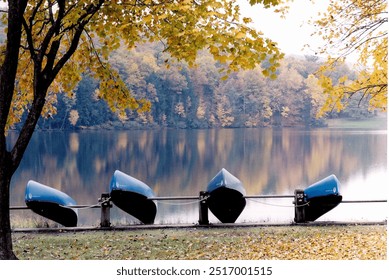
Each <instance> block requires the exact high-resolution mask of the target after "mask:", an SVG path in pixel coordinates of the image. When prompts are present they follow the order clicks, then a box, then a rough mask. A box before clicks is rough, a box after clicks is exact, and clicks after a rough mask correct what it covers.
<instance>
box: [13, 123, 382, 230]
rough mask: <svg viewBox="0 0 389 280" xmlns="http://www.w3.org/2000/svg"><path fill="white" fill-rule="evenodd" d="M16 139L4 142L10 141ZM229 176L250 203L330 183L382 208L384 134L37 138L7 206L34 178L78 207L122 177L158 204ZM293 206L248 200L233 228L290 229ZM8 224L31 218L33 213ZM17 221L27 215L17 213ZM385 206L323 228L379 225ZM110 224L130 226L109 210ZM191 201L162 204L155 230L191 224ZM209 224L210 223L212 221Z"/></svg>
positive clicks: (333, 216)
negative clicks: (138, 183) (148, 191)
mask: <svg viewBox="0 0 389 280" xmlns="http://www.w3.org/2000/svg"><path fill="white" fill-rule="evenodd" d="M14 137H15V136H14V135H12V134H11V135H10V136H9V139H10V140H11V141H12V140H14ZM223 167H224V168H226V169H227V170H228V171H230V172H231V173H232V174H234V175H235V176H236V177H238V178H239V179H240V180H241V181H242V183H243V184H244V186H245V188H246V192H247V194H248V195H255V194H293V192H294V190H295V189H296V188H305V187H307V186H308V185H310V184H312V183H314V182H316V181H318V180H320V179H322V178H324V177H326V176H328V175H330V174H335V175H336V176H337V177H338V179H339V180H340V182H341V184H342V185H341V189H340V190H341V194H342V195H343V199H344V200H354V199H357V200H358V199H387V188H388V178H387V172H386V171H387V132H386V130H363V131H362V130H336V129H315V130H309V131H307V130H298V129H220V130H170V129H167V130H157V131H121V132H114V131H104V132H101V131H99V132H94V131H88V132H36V133H35V135H34V137H33V139H32V141H31V143H30V146H29V149H28V151H27V153H26V155H25V158H24V160H23V162H22V164H21V166H20V168H19V170H18V172H17V174H16V175H15V176H14V180H13V181H12V187H11V188H12V189H11V205H25V204H24V190H25V185H26V183H27V182H28V180H30V179H32V180H35V181H38V182H41V183H43V184H46V185H49V186H52V187H55V188H57V189H60V190H62V191H64V192H66V193H67V194H69V195H70V196H72V197H73V198H74V199H75V200H76V201H77V203H78V204H80V205H85V204H88V205H92V204H96V203H97V200H98V198H99V197H100V195H101V193H103V192H108V189H109V182H110V179H111V176H112V174H113V172H114V171H115V170H116V169H119V170H121V171H123V172H125V173H127V174H129V175H131V176H133V177H136V178H137V179H139V180H142V181H144V182H145V183H146V184H148V185H149V186H150V187H151V188H152V189H153V190H154V192H155V193H156V195H157V196H188V195H190V196H192V195H196V196H197V195H198V193H199V191H201V190H205V187H206V185H207V183H208V181H210V180H211V179H212V178H213V176H214V175H215V174H216V173H217V172H218V171H219V170H220V169H221V168H223ZM292 206H293V204H292V199H266V200H263V199H262V200H258V199H256V200H249V201H248V203H247V206H246V209H245V210H244V211H243V213H242V214H241V216H240V217H239V219H238V221H237V222H266V221H269V222H291V221H292V220H293V217H294V209H293V207H292ZM17 212H18V213H16V211H13V215H14V216H17V215H23V217H27V216H30V215H31V216H32V217H37V216H36V215H35V214H32V213H30V212H31V211H29V210H28V211H17ZM23 212H24V213H23ZM387 212H388V211H387V204H385V203H374V204H341V205H339V206H338V207H337V208H335V209H334V210H332V211H331V212H329V213H327V214H326V215H324V216H323V217H322V218H320V220H334V221H371V220H373V221H382V220H385V219H386V218H387ZM111 214H112V216H111V217H112V220H113V222H115V223H117V224H128V223H134V222H135V223H136V220H135V221H134V220H133V219H132V218H131V217H130V216H129V215H127V214H126V213H124V212H122V211H121V210H119V209H117V208H116V207H114V208H112V210H111ZM79 217H80V223H79V224H80V225H98V224H99V218H100V210H99V209H87V210H80V211H79ZM197 221H198V206H197V202H195V203H194V202H191V201H189V202H188V201H166V202H162V201H161V202H160V203H159V211H158V214H157V219H156V223H197ZM210 221H211V222H217V220H216V219H215V218H214V217H213V216H212V215H211V214H210Z"/></svg>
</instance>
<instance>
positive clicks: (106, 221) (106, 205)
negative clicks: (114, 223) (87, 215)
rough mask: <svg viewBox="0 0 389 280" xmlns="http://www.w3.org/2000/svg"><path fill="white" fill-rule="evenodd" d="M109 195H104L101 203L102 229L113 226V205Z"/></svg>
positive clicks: (100, 200)
mask: <svg viewBox="0 0 389 280" xmlns="http://www.w3.org/2000/svg"><path fill="white" fill-rule="evenodd" d="M109 197H110V196H109V193H102V194H101V198H100V199H99V202H102V203H101V218H100V226H101V227H102V228H106V227H110V226H111V217H110V216H111V208H112V203H111V201H110V200H109Z"/></svg>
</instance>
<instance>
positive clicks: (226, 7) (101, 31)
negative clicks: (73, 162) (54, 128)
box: [3, 0, 283, 127]
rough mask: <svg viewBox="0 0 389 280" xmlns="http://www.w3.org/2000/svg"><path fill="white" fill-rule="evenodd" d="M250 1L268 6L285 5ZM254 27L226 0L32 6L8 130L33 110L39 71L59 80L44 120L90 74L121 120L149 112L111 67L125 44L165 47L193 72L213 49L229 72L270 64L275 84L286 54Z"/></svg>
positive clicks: (26, 19)
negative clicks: (113, 56) (130, 112)
mask: <svg viewBox="0 0 389 280" xmlns="http://www.w3.org/2000/svg"><path fill="white" fill-rule="evenodd" d="M250 2H251V4H256V3H262V4H264V5H265V6H267V7H269V6H274V5H277V4H278V2H280V1H277V0H257V1H250ZM100 5H101V6H100ZM97 7H98V10H97V12H96V11H95V9H96V8H97ZM92 10H93V12H91V11H92ZM5 17H6V14H4V18H3V20H4V22H6V18H5ZM250 22H251V20H250V19H249V18H243V19H242V18H241V14H240V9H239V6H238V4H237V3H236V2H235V1H227V0H209V1H189V0H188V1H187V0H185V1H163V2H156V1H149V0H146V1H136V2H134V1H129V0H121V1H103V0H101V1H98V2H93V1H90V0H83V1H71V2H68V1H65V2H59V1H58V2H57V1H29V5H28V6H27V8H26V11H25V13H24V24H23V29H24V31H23V35H22V42H21V45H22V46H21V48H20V59H19V62H18V75H17V87H16V91H15V94H14V98H13V101H12V108H11V112H10V115H9V118H8V127H10V126H11V125H12V124H14V123H16V122H19V121H20V120H21V117H22V115H23V113H24V112H25V111H26V110H28V109H29V108H30V106H31V104H32V102H33V99H34V94H33V91H34V90H36V87H34V85H33V84H34V82H38V80H37V73H39V75H40V74H43V72H42V71H43V70H44V69H47V71H46V70H44V71H46V72H47V73H45V74H44V75H42V76H43V77H47V75H54V80H53V79H51V78H50V79H48V80H47V81H45V85H44V87H45V88H48V90H47V95H46V96H48V97H50V98H47V99H46V104H45V108H44V110H43V115H52V114H54V113H55V112H56V108H55V106H56V104H55V103H56V100H57V99H56V94H58V93H63V92H65V93H68V95H69V96H72V93H71V92H72V90H73V89H74V88H75V87H76V85H77V83H78V82H79V81H80V80H81V76H82V75H84V74H85V73H88V74H92V76H94V78H96V79H97V80H99V82H100V87H99V90H98V92H97V93H96V96H98V97H99V98H103V99H105V100H106V101H107V103H108V105H109V107H110V108H111V109H112V110H113V111H116V112H117V113H118V114H119V115H120V116H121V117H122V118H125V117H126V110H127V109H131V110H135V109H137V110H143V111H147V110H148V109H149V107H150V102H148V101H147V100H146V99H142V100H137V99H136V98H134V97H133V95H132V94H131V92H130V90H129V89H128V85H127V84H126V83H125V82H123V81H122V79H121V77H120V71H119V69H114V68H113V67H111V65H110V63H109V55H110V54H111V53H112V52H113V51H115V50H117V49H118V48H119V47H120V46H121V45H126V46H127V47H128V48H134V47H136V44H137V43H143V42H145V41H160V42H162V43H163V44H164V46H165V49H164V51H166V52H169V53H170V54H171V55H172V56H173V57H175V58H177V59H178V60H185V61H186V62H188V64H189V65H190V66H193V65H195V60H196V56H197V52H198V51H200V50H203V49H205V48H209V49H210V52H211V54H212V55H213V57H214V59H215V60H217V61H219V62H220V63H223V64H225V65H226V67H225V72H226V74H228V73H231V72H232V71H236V70H239V69H254V68H255V67H256V66H257V65H258V64H260V63H261V62H263V61H264V60H266V59H270V60H269V62H270V66H269V68H268V69H266V70H264V71H263V74H264V75H266V76H271V77H273V78H274V77H275V71H276V67H277V66H278V61H279V60H280V59H281V58H282V57H283V55H282V54H281V52H280V51H279V50H278V48H277V45H276V43H274V42H272V41H271V40H269V39H266V38H264V37H263V35H262V34H261V33H260V32H258V31H256V30H254V29H252V28H250V27H249V26H248V25H249V23H250ZM80 30H82V35H81V36H80V35H79V31H80ZM53 56H54V59H53ZM37 58H39V59H37ZM64 61H66V64H63V62H64ZM47 66H49V67H47ZM59 69H61V71H59V72H58V70H59ZM53 73H55V74H53ZM47 83H49V85H50V87H48V86H47ZM36 94H37V93H35V95H36Z"/></svg>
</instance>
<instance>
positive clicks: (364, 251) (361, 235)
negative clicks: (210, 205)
mask: <svg viewBox="0 0 389 280" xmlns="http://www.w3.org/2000/svg"><path fill="white" fill-rule="evenodd" d="M386 236H387V232H386V226H319V227H317V226H292V227H290V226H289V227H288V226H284V227H253V228H239V227H238V228H224V229H223V228H213V229H212V228H208V229H201V228H198V229H195V228H192V229H166V230H148V231H138V230H136V231H131V230H130V231H123V232H122V231H111V232H85V233H76V234H74V233H69V234H66V233H63V234H58V235H54V234H50V235H45V234H38V235H34V234H15V237H14V238H15V242H14V247H15V251H16V253H17V255H18V256H19V257H20V258H21V259H97V260H105V259H115V260H123V259H133V260H144V259H146V260H232V259H235V260H264V259H266V260H270V259H275V260H385V259H386V258H387V256H386Z"/></svg>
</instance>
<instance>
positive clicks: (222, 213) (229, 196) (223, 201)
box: [207, 168, 246, 223]
mask: <svg viewBox="0 0 389 280" xmlns="http://www.w3.org/2000/svg"><path fill="white" fill-rule="evenodd" d="M207 192H208V193H209V197H208V199H207V202H208V208H209V210H211V212H212V213H213V214H214V215H215V217H216V218H218V219H219V220H220V221H221V222H222V223H234V222H235V221H236V219H237V218H238V217H239V215H240V214H241V213H242V211H243V209H244V208H245V206H246V199H245V198H244V197H243V196H244V195H246V191H245V189H244V187H243V185H242V183H241V181H240V180H239V179H238V178H236V177H235V176H234V175H232V174H231V173H229V172H228V171H227V170H226V169H224V168H223V169H222V170H220V171H219V173H217V174H216V176H215V177H214V178H213V179H212V180H211V181H210V182H209V183H208V186H207Z"/></svg>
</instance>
